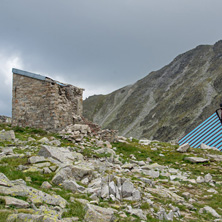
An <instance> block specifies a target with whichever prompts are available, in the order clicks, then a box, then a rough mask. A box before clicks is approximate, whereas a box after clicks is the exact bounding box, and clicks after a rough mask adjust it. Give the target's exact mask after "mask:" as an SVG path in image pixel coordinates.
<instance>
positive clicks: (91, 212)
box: [84, 204, 116, 222]
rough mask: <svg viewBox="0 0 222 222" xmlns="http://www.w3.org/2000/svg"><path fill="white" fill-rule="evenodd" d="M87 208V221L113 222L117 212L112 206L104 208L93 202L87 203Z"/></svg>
mask: <svg viewBox="0 0 222 222" xmlns="http://www.w3.org/2000/svg"><path fill="white" fill-rule="evenodd" d="M85 210H86V214H85V218H84V219H85V221H86V222H98V221H99V222H109V221H110V222H111V221H114V218H115V216H114V213H115V212H116V210H114V209H112V208H103V207H99V206H95V205H92V204H86V207H85Z"/></svg>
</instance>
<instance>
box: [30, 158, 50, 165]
mask: <svg viewBox="0 0 222 222" xmlns="http://www.w3.org/2000/svg"><path fill="white" fill-rule="evenodd" d="M44 161H46V159H45V157H43V156H32V157H30V158H29V159H28V162H29V163H31V164H34V163H41V162H44Z"/></svg>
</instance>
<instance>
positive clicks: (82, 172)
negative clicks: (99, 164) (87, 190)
mask: <svg viewBox="0 0 222 222" xmlns="http://www.w3.org/2000/svg"><path fill="white" fill-rule="evenodd" d="M71 170H72V176H73V177H74V178H75V179H76V180H78V181H81V180H82V179H84V178H86V177H87V178H90V179H91V178H92V173H93V170H94V168H93V167H89V166H87V164H80V165H75V166H72V167H71Z"/></svg>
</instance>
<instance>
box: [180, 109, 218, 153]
mask: <svg viewBox="0 0 222 222" xmlns="http://www.w3.org/2000/svg"><path fill="white" fill-rule="evenodd" d="M219 113H220V115H221V109H218V110H216V112H215V113H214V114H212V115H211V116H210V117H208V118H207V119H206V120H205V121H203V122H202V123H201V124H200V125H198V126H197V127H196V128H195V129H193V130H192V131H191V132H189V133H188V134H187V135H185V136H184V137H182V138H181V139H180V140H179V145H183V144H185V143H189V145H190V146H191V147H194V148H199V147H200V144H201V143H204V144H206V145H208V146H211V147H216V148H218V149H219V150H222V121H221V116H220V115H219Z"/></svg>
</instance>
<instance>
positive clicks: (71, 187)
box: [62, 180, 78, 193]
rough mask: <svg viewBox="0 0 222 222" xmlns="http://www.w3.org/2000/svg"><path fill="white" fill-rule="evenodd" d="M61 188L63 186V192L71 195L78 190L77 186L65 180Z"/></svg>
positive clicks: (73, 182) (71, 181)
mask: <svg viewBox="0 0 222 222" xmlns="http://www.w3.org/2000/svg"><path fill="white" fill-rule="evenodd" d="M62 186H63V188H64V189H65V190H70V191H72V192H73V193H75V192H76V191H77V190H78V189H77V186H76V182H75V181H73V180H65V181H63V183H62Z"/></svg>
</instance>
